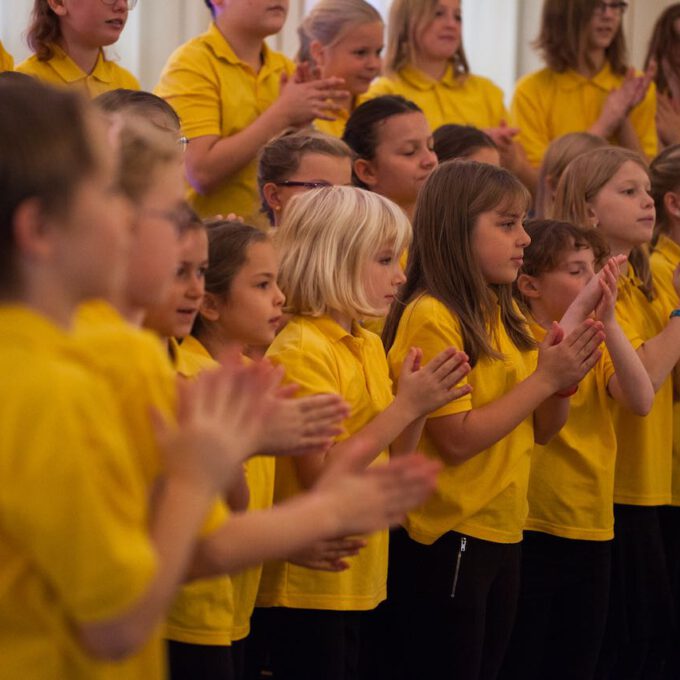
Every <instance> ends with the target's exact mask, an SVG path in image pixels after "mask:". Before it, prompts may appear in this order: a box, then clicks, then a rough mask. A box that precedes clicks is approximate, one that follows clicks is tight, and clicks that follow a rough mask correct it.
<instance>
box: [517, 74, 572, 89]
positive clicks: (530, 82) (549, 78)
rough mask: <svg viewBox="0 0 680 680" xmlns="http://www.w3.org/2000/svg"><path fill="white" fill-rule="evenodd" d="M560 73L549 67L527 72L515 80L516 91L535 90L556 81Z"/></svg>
mask: <svg viewBox="0 0 680 680" xmlns="http://www.w3.org/2000/svg"><path fill="white" fill-rule="evenodd" d="M561 75H562V74H560V73H557V72H556V71H553V70H552V69H550V68H543V69H540V70H539V71H534V72H533V73H527V74H526V75H524V76H522V77H521V78H520V79H519V80H518V81H517V86H516V88H515V90H516V91H523V90H535V89H538V88H541V87H545V86H546V85H549V84H551V83H554V82H556V81H557V80H558V79H559V77H560V76H561Z"/></svg>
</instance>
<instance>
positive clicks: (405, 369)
mask: <svg viewBox="0 0 680 680" xmlns="http://www.w3.org/2000/svg"><path fill="white" fill-rule="evenodd" d="M417 363H418V348H417V347H411V349H409V351H408V354H407V355H406V358H405V359H404V363H403V364H402V365H401V373H402V374H406V375H408V374H409V373H413V372H415V371H417V370H418V369H417Z"/></svg>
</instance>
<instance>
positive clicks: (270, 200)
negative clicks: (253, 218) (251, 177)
mask: <svg viewBox="0 0 680 680" xmlns="http://www.w3.org/2000/svg"><path fill="white" fill-rule="evenodd" d="M262 195H263V196H264V200H265V201H266V202H267V205H268V206H269V207H270V208H271V209H272V210H273V211H274V212H275V213H276V212H281V209H282V208H283V203H282V201H281V196H280V195H279V188H278V187H277V186H276V184H274V182H267V183H266V184H265V185H264V186H263V187H262Z"/></svg>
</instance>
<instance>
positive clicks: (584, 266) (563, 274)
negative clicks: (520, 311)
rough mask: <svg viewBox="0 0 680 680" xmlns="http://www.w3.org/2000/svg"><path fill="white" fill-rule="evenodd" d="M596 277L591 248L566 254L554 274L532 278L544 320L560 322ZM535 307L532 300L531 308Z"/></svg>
mask: <svg viewBox="0 0 680 680" xmlns="http://www.w3.org/2000/svg"><path fill="white" fill-rule="evenodd" d="M593 276H595V256H594V254H593V251H592V250H591V249H590V248H582V249H580V250H569V251H567V252H565V253H564V254H563V256H562V257H561V258H560V262H559V264H558V266H557V268H556V269H554V270H553V271H550V272H543V273H542V274H540V275H539V276H535V277H532V281H533V286H534V288H535V292H536V296H537V299H536V302H537V304H539V305H540V307H541V310H542V315H543V316H544V318H545V319H547V320H550V321H553V320H554V321H559V320H560V319H561V318H562V317H563V316H564V313H565V312H566V311H567V309H568V308H569V306H570V305H571V303H572V302H573V301H574V299H575V298H576V296H577V295H578V294H579V293H580V292H581V291H582V290H583V288H585V286H586V284H587V283H588V281H590V279H592V278H593ZM533 304H534V300H533V299H530V305H531V306H532V308H533Z"/></svg>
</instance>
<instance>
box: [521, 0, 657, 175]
mask: <svg viewBox="0 0 680 680" xmlns="http://www.w3.org/2000/svg"><path fill="white" fill-rule="evenodd" d="M626 7H627V3H626V2H609V3H604V4H603V3H601V2H593V1H592V0H544V2H543V14H542V18H541V30H540V33H539V36H538V39H537V40H536V46H537V47H538V49H539V50H540V51H541V53H542V56H543V58H544V59H545V61H546V64H547V65H546V68H544V69H542V70H541V71H537V72H535V73H531V74H529V75H527V76H524V77H523V78H522V79H521V80H520V81H519V82H518V83H517V88H516V90H515V94H514V97H513V101H512V121H513V124H514V125H517V127H519V129H520V133H519V136H518V140H519V143H520V144H521V145H522V146H523V147H524V150H525V151H526V154H527V156H528V158H529V162H530V163H531V164H532V165H533V166H534V167H535V168H538V166H539V165H540V163H541V160H542V159H543V155H544V154H545V151H546V148H547V146H548V144H549V143H550V142H551V141H552V140H553V139H555V138H556V137H559V136H560V135H563V134H566V133H567V132H591V133H592V134H595V135H598V136H599V137H603V138H605V139H608V140H609V141H611V142H612V143H616V144H619V145H621V146H624V147H626V148H628V149H634V150H637V151H640V152H644V153H645V154H646V155H647V156H648V157H650V158H652V157H653V156H655V155H656V147H657V139H656V125H655V123H654V113H655V109H656V104H655V92H654V87H653V86H651V87H650V82H651V79H652V76H653V72H652V70H651V69H648V70H647V72H646V73H645V75H644V76H636V75H635V73H634V71H633V70H632V69H630V68H628V66H627V64H626V42H625V38H624V35H623V28H622V18H623V13H624V11H625V9H626Z"/></svg>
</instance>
